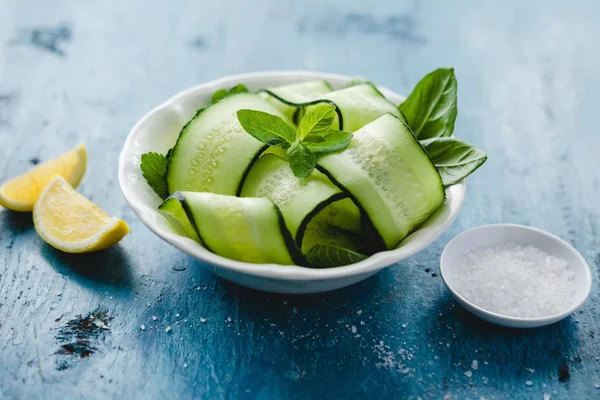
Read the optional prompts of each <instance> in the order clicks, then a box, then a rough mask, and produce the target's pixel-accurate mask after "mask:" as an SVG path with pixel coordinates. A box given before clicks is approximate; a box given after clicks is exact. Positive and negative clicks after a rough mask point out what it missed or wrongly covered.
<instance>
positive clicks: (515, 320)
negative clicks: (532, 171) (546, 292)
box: [440, 223, 592, 327]
mask: <svg viewBox="0 0 600 400" xmlns="http://www.w3.org/2000/svg"><path fill="white" fill-rule="evenodd" d="M506 228H516V229H522V230H527V231H530V232H534V233H535V234H537V235H541V236H545V237H546V238H548V239H550V240H553V241H555V242H558V243H560V244H562V245H563V246H565V247H566V248H567V249H569V251H571V252H572V253H573V254H574V255H575V257H576V258H577V259H578V261H579V262H580V263H581V264H582V265H583V266H584V275H585V279H586V287H585V289H584V292H583V294H584V295H583V297H582V298H581V301H579V302H577V303H575V304H573V305H572V306H571V307H569V308H568V309H566V310H565V311H561V312H559V313H556V314H552V315H549V316H546V317H534V318H527V317H511V316H508V315H502V314H498V313H495V312H493V311H488V310H486V309H484V308H481V307H479V306H477V305H475V304H473V303H472V302H471V301H469V300H467V299H466V298H465V297H463V296H461V295H460V294H459V293H458V292H457V291H456V290H454V289H453V288H452V285H450V284H449V283H448V280H447V279H446V276H445V273H444V258H445V256H446V254H447V252H448V249H449V248H451V247H452V246H453V245H456V243H457V242H458V241H460V240H461V238H462V237H464V236H466V235H467V234H469V233H471V232H474V231H478V230H487V229H506ZM440 276H441V277H442V281H443V282H444V285H445V286H446V288H447V289H448V290H449V291H450V293H452V295H453V296H454V297H456V298H457V299H458V300H460V301H462V302H463V303H464V304H466V305H468V307H470V308H472V309H473V310H475V311H476V312H477V313H481V314H483V315H486V316H487V317H489V318H490V319H488V321H490V320H497V321H503V322H506V323H509V324H510V326H512V327H515V326H519V325H520V326H522V327H538V326H543V325H546V324H549V323H553V322H558V321H560V320H562V319H564V318H566V317H568V316H569V315H571V314H573V313H574V312H575V311H577V310H578V309H579V308H580V307H581V306H582V305H583V304H584V303H585V302H586V300H587V299H588V297H589V296H590V293H591V290H592V272H591V270H590V266H589V265H588V263H587V261H586V260H585V258H584V257H583V256H582V255H581V253H579V252H578V251H577V249H575V247H573V246H572V245H571V244H570V243H569V242H567V241H566V240H564V239H562V238H560V237H558V236H556V235H554V234H553V233H550V232H547V231H544V230H542V229H539V228H535V227H533V226H528V225H521V224H511V223H499V224H486V225H479V226H476V227H474V228H471V229H467V230H466V231H464V232H461V233H460V234H458V235H456V236H455V237H454V238H452V239H451V240H450V241H449V242H448V243H447V244H446V246H445V247H444V250H443V251H442V254H441V256H440ZM526 325H528V326H526Z"/></svg>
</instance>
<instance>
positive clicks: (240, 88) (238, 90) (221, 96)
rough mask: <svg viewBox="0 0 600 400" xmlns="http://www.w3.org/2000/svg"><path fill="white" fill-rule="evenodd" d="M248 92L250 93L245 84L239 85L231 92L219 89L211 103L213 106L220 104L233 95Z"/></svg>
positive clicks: (230, 90)
mask: <svg viewBox="0 0 600 400" xmlns="http://www.w3.org/2000/svg"><path fill="white" fill-rule="evenodd" d="M246 92H248V88H247V87H246V86H245V85H244V84H241V83H238V84H237V85H235V86H234V87H232V88H231V89H229V90H227V89H219V90H217V91H216V92H214V93H213V95H212V100H211V103H212V104H215V103H218V102H219V101H221V100H223V99H224V98H225V97H227V96H229V95H232V94H236V93H246Z"/></svg>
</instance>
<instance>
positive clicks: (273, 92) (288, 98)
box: [259, 81, 333, 120]
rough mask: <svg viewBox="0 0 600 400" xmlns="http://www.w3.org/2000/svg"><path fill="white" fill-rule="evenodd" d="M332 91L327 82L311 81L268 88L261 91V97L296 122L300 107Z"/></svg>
mask: <svg viewBox="0 0 600 400" xmlns="http://www.w3.org/2000/svg"><path fill="white" fill-rule="evenodd" d="M332 90H333V88H332V87H331V85H330V84H329V83H328V82H326V81H309V82H300V83H293V84H291V85H285V86H278V87H272V88H267V89H264V90H261V91H259V95H260V96H262V97H263V98H265V99H266V100H267V101H268V102H269V103H270V104H271V105H272V106H274V107H275V108H277V109H278V110H279V111H281V112H282V113H283V114H285V116H287V117H288V118H289V119H291V120H294V114H295V113H296V110H297V109H298V107H299V105H301V104H304V103H308V102H310V101H313V100H316V99H318V98H320V97H321V96H323V95H324V94H326V93H329V92H331V91H332Z"/></svg>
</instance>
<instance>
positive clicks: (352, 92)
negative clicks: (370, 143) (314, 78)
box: [305, 83, 400, 132]
mask: <svg viewBox="0 0 600 400" xmlns="http://www.w3.org/2000/svg"><path fill="white" fill-rule="evenodd" d="M319 100H321V101H330V102H333V103H335V104H336V105H337V107H338V109H339V110H340V111H341V114H342V118H341V119H340V118H339V116H338V120H337V125H336V123H335V122H334V126H333V128H337V129H340V130H345V131H347V132H354V131H356V130H358V129H360V128H362V127H363V126H365V125H366V124H368V123H369V122H372V121H374V120H376V119H377V118H379V117H381V116H382V115H384V114H386V113H391V114H394V115H395V116H398V117H399V116H400V111H398V108H397V107H396V106H395V105H394V104H393V103H392V102H390V101H389V100H388V99H386V98H385V96H384V95H383V94H381V92H380V91H379V90H377V88H376V87H375V86H373V85H372V84H369V83H363V84H360V85H355V86H351V87H349V88H345V89H341V90H336V91H335V92H330V93H327V94H325V95H324V96H321V98H320V99H319ZM310 108H311V106H307V107H305V109H306V111H308V110H310Z"/></svg>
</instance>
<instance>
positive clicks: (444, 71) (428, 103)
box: [398, 68, 458, 139]
mask: <svg viewBox="0 0 600 400" xmlns="http://www.w3.org/2000/svg"><path fill="white" fill-rule="evenodd" d="M456 87H457V86H456V78H455V77H454V69H453V68H439V69H436V70H435V71H433V72H431V73H430V74H428V75H426V76H425V77H424V78H423V79H421V81H420V82H419V83H417V86H415V88H414V89H413V91H412V93H411V94H410V95H409V96H408V98H407V99H406V101H404V103H402V104H400V106H399V107H398V108H399V110H400V112H401V113H402V114H403V115H404V117H405V118H406V120H407V121H408V125H409V126H410V127H411V128H412V130H413V132H414V134H415V136H416V137H417V139H429V138H433V137H440V136H452V131H454V121H456V114H457V112H458V110H457V106H456V90H457V89H456Z"/></svg>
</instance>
